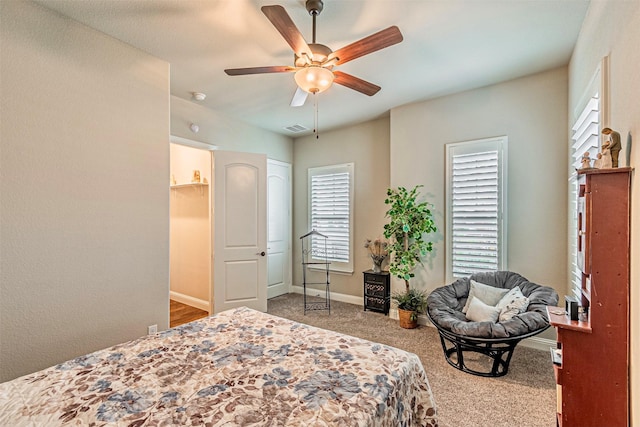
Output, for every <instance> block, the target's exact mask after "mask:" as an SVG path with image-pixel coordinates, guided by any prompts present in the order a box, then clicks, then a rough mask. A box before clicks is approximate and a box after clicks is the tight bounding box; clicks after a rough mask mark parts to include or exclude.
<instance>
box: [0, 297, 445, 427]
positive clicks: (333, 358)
mask: <svg viewBox="0 0 640 427" xmlns="http://www.w3.org/2000/svg"><path fill="white" fill-rule="evenodd" d="M0 408H2V410H1V411H0V425H12V426H19V425H47V426H51V425H97V426H100V425H122V426H169V425H212V426H223V425H224V426H235V425H239V426H248V425H251V426H332V425H337V426H374V425H375V426H432V427H435V426H436V425H437V420H436V409H435V404H434V401H433V397H432V394H431V390H430V387H429V383H428V381H427V377H426V374H425V372H424V369H423V367H422V364H421V363H420V360H419V359H418V357H417V356H416V355H415V354H412V353H407V352H405V351H402V350H399V349H396V348H393V347H389V346H385V345H382V344H377V343H373V342H370V341H366V340H362V339H360V338H355V337H351V336H348V335H343V334H339V333H336V332H331V331H327V330H324V329H319V328H315V327H312V326H308V325H304V324H301V323H297V322H294V321H291V320H287V319H283V318H280V317H275V316H272V315H269V314H265V313H261V312H258V311H255V310H251V309H248V308H246V307H242V308H237V309H233V310H228V311H225V312H222V313H219V314H217V315H215V316H211V317H208V318H205V319H203V320H200V321H196V322H191V323H188V324H186V325H182V326H179V327H176V328H173V329H169V330H167V331H164V332H161V333H159V334H156V335H149V336H145V337H143V338H139V339H137V340H134V341H130V342H128V343H124V344H120V345H116V346H114V347H111V348H108V349H105V350H101V351H97V352H95V353H91V354H88V355H86V356H82V357H78V358H76V359H73V360H70V361H67V362H65V363H61V364H59V365H56V366H53V367H51V368H48V369H45V370H43V371H40V372H36V373H33V374H29V375H26V376H23V377H20V378H17V379H15V380H12V381H9V382H6V383H2V384H0Z"/></svg>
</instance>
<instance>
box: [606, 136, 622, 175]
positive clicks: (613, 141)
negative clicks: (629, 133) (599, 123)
mask: <svg viewBox="0 0 640 427" xmlns="http://www.w3.org/2000/svg"><path fill="white" fill-rule="evenodd" d="M602 134H603V135H609V150H611V167H613V168H617V167H618V154H620V150H621V149H622V144H621V143H620V134H619V133H618V132H616V131H615V130H613V129H611V128H604V129H602Z"/></svg>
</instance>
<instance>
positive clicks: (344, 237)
mask: <svg viewBox="0 0 640 427" xmlns="http://www.w3.org/2000/svg"><path fill="white" fill-rule="evenodd" d="M353 169H354V165H353V163H346V164H341V165H333V166H324V167H318V168H309V228H310V229H311V230H316V231H317V232H319V233H321V234H323V235H325V236H327V237H328V239H327V242H326V244H327V245H326V252H327V253H326V257H327V258H328V259H329V261H331V270H334V271H344V272H353V256H352V250H351V248H352V240H353V233H352V230H353ZM310 249H311V252H310V254H309V256H310V257H311V259H318V260H324V259H325V241H324V239H322V238H320V237H318V236H313V237H312V239H311V248H310Z"/></svg>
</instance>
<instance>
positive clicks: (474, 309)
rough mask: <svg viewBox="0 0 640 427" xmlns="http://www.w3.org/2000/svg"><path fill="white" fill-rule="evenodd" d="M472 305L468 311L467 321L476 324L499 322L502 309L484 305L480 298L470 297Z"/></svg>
mask: <svg viewBox="0 0 640 427" xmlns="http://www.w3.org/2000/svg"><path fill="white" fill-rule="evenodd" d="M469 299H470V300H471V303H470V304H469V309H468V310H467V319H469V320H472V321H474V322H493V323H495V322H497V321H498V317H499V316H500V309H499V308H497V307H492V306H490V305H487V304H485V303H483V302H482V301H481V300H480V298H476V297H470V298H469Z"/></svg>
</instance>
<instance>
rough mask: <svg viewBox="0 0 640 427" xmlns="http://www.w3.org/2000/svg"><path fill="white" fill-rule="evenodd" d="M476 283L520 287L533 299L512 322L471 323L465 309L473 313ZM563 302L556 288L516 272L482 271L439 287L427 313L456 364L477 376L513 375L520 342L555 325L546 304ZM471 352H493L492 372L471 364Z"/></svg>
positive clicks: (497, 286) (512, 289)
mask: <svg viewBox="0 0 640 427" xmlns="http://www.w3.org/2000/svg"><path fill="white" fill-rule="evenodd" d="M472 281H474V282H477V283H474V285H476V286H477V285H478V283H479V284H484V285H488V286H490V287H492V288H499V289H502V290H504V291H500V290H498V291H497V292H509V291H514V292H517V290H516V289H514V288H515V287H519V288H520V291H521V292H522V295H524V296H525V297H526V298H527V299H528V305H527V306H526V309H524V311H523V312H519V313H518V311H516V313H518V314H516V315H514V316H513V317H511V318H510V319H508V320H506V319H505V320H504V321H495V322H494V321H471V320H469V319H468V318H467V316H466V315H465V313H463V309H464V310H465V311H466V312H467V315H470V312H469V311H468V310H467V308H468V307H469V306H468V305H467V299H468V297H469V291H470V289H471V283H472ZM476 289H477V288H476ZM474 291H475V289H474ZM557 304H558V294H557V292H556V291H555V290H554V289H553V288H550V287H548V286H541V285H538V284H535V283H532V282H530V281H528V280H527V279H526V278H524V277H522V276H521V275H519V274H517V273H514V272H511V271H495V272H489V273H476V274H473V275H471V276H470V277H464V278H461V279H458V280H456V281H455V282H453V283H452V284H450V285H447V286H443V287H441V288H437V289H435V290H434V291H433V292H431V294H430V295H429V297H428V299H427V315H428V317H429V319H430V320H431V322H432V323H433V324H434V325H435V327H436V328H437V329H438V332H439V334H440V341H441V343H442V350H443V351H444V356H445V358H446V360H447V362H448V363H449V364H450V365H451V366H453V367H455V368H457V369H459V370H461V371H464V372H467V373H470V374H473V375H480V376H484V377H500V376H503V375H506V374H507V372H508V370H509V362H510V361H511V356H512V355H513V350H514V349H515V347H516V345H517V344H518V343H519V342H520V341H521V340H522V339H524V338H528V337H531V336H533V335H536V334H539V333H540V332H542V331H544V330H545V329H547V328H548V327H549V319H548V318H547V312H546V308H545V307H546V306H555V305H557ZM472 317H473V316H472ZM465 352H474V353H480V354H482V355H484V356H488V357H489V358H490V361H491V362H492V363H491V370H490V371H486V370H484V371H480V370H476V369H472V368H470V367H469V366H467V365H466V364H465V360H464V354H465ZM473 366H476V364H474V365H473Z"/></svg>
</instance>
